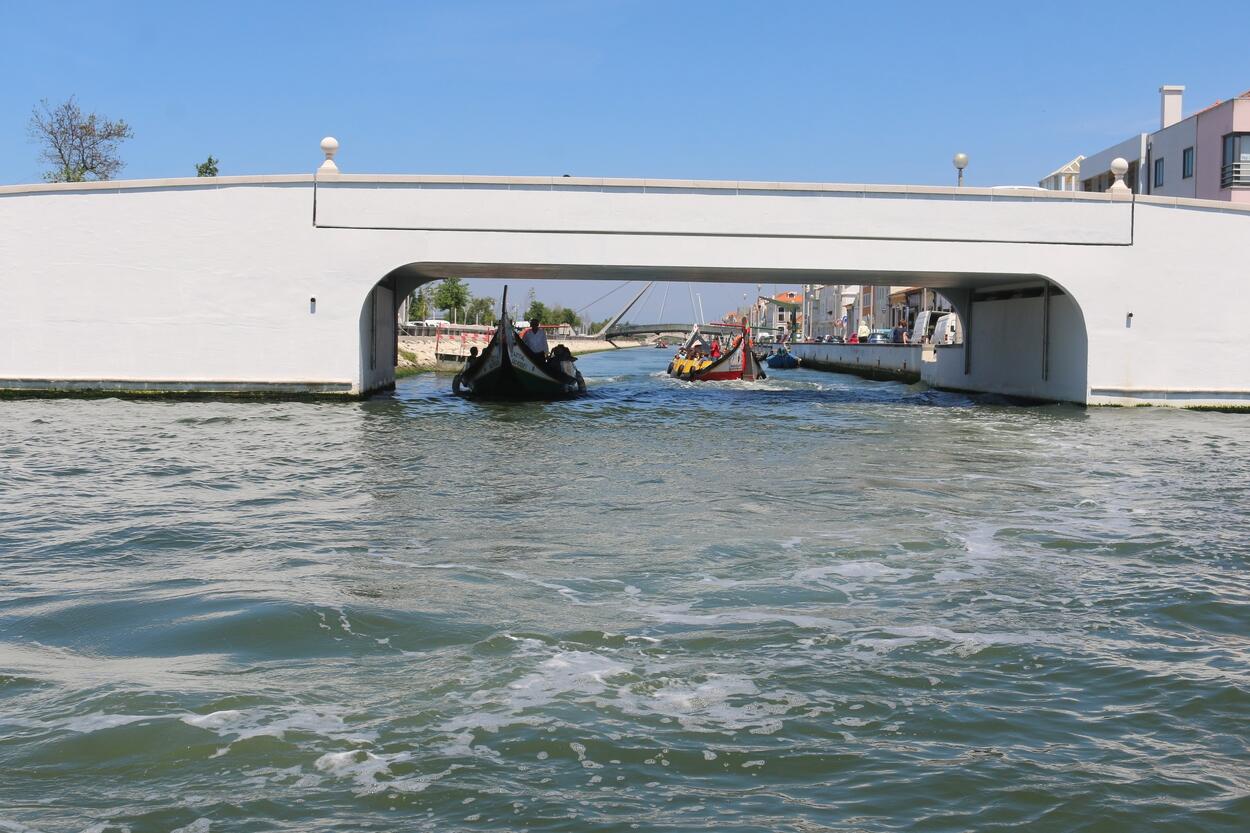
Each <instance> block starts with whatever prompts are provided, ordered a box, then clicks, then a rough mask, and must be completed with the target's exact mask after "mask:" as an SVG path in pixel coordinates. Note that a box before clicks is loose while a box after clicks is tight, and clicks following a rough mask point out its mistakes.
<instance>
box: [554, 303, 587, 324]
mask: <svg viewBox="0 0 1250 833" xmlns="http://www.w3.org/2000/svg"><path fill="white" fill-rule="evenodd" d="M551 312H552V317H553V318H555V320H554V321H552V322H551V323H552V324H568V325H570V326H573V327H578V326H581V323H582V317H581V316H580V315H578V314H577V311H576V310H571V309H569V308H568V307H556V308H555V309H553V310H552V311H551Z"/></svg>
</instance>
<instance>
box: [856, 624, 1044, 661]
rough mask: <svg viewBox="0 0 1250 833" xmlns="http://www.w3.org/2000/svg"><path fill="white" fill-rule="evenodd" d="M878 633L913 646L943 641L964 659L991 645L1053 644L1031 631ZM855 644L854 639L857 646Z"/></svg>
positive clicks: (925, 628)
mask: <svg viewBox="0 0 1250 833" xmlns="http://www.w3.org/2000/svg"><path fill="white" fill-rule="evenodd" d="M881 630H882V631H884V632H885V633H887V634H889V635H891V636H896V637H902V638H905V639H910V640H912V641H913V643H918V642H924V641H936V642H945V643H947V644H948V645H949V646H950V647H949V648H948V649H947V650H948V651H949V652H950V653H954V654H956V655H958V656H964V657H968V656H972V655H974V654H978V653H980V652H981V651H984V650H985V649H986V648H989V647H992V646H995V645H1036V644H1045V643H1053V642H1055V641H1056V639H1055V638H1054V637H1051V636H1048V635H1046V634H1043V633H1038V632H1034V631H1030V632H1027V633H1011V632H998V631H993V632H979V631H953V630H950V629H948V628H942V627H937V626H935V625H916V626H912V627H901V628H881ZM859 641H860V640H856V642H857V643H858V642H859Z"/></svg>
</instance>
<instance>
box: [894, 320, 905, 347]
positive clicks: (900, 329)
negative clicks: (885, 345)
mask: <svg viewBox="0 0 1250 833" xmlns="http://www.w3.org/2000/svg"><path fill="white" fill-rule="evenodd" d="M890 341H893V342H894V343H895V344H906V343H907V327H906V326H905V325H904V324H903V322H902V321H900V322H898V323H897V324H895V325H894V329H893V330H891V331H890Z"/></svg>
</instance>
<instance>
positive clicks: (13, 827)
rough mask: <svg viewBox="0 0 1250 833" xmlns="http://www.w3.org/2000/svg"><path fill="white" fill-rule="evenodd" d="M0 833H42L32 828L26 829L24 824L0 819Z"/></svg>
mask: <svg viewBox="0 0 1250 833" xmlns="http://www.w3.org/2000/svg"><path fill="white" fill-rule="evenodd" d="M0 831H4V833H42V831H39V830H36V829H35V828H33V827H27V826H26V825H24V824H21V823H19V822H16V821H9V820H8V819H0Z"/></svg>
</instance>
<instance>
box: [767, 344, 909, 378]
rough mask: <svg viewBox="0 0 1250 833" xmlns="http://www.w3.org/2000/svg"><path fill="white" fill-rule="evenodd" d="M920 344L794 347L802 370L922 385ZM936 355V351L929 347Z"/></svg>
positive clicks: (793, 350) (803, 345)
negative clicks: (827, 371)
mask: <svg viewBox="0 0 1250 833" xmlns="http://www.w3.org/2000/svg"><path fill="white" fill-rule="evenodd" d="M924 349H925V348H924V347H922V345H919V344H795V345H793V346H792V347H791V348H790V352H791V353H793V354H794V355H795V356H797V357H798V359H799V364H800V366H801V367H810V368H812V369H813V370H830V371H833V372H835V373H853V374H855V375H856V376H863V377H865V378H868V379H897V380H898V381H900V382H919V381H920V377H921V369H920V365H921V361H922V358H921V353H922V351H923V350H924ZM928 350H929V352H930V353H932V352H933V348H931V347H930V348H928Z"/></svg>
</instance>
